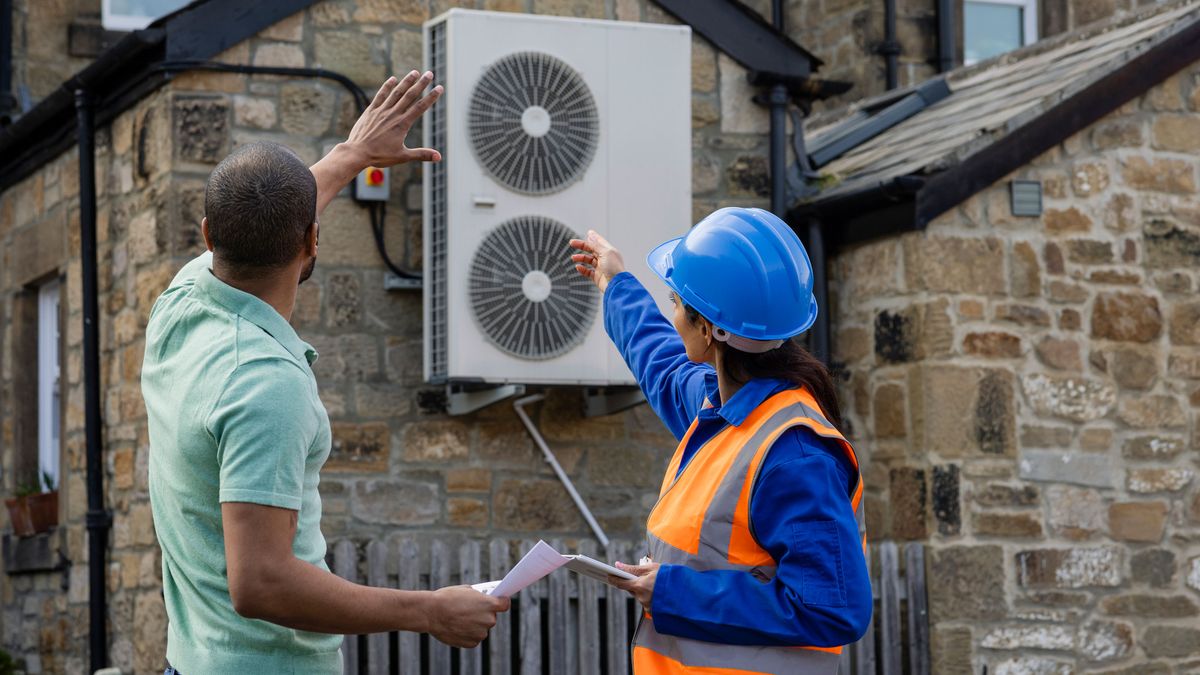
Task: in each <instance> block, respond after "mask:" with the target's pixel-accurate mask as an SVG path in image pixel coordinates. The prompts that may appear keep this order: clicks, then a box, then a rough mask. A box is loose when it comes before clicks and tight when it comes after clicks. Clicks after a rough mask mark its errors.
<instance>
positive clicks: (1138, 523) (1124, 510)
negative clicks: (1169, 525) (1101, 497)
mask: <svg viewBox="0 0 1200 675" xmlns="http://www.w3.org/2000/svg"><path fill="white" fill-rule="evenodd" d="M1166 522H1167V505H1166V503H1165V502H1116V503H1114V504H1112V505H1110V506H1109V507H1108V529H1109V532H1110V533H1111V535H1112V538H1113V539H1116V540H1118V541H1132V542H1146V543H1155V542H1158V541H1160V540H1162V535H1163V530H1164V528H1165V527H1166Z"/></svg>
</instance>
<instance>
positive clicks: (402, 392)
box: [354, 382, 412, 418]
mask: <svg viewBox="0 0 1200 675" xmlns="http://www.w3.org/2000/svg"><path fill="white" fill-rule="evenodd" d="M411 408H412V391H411V390H410V389H408V388H407V387H402V386H399V385H398V384H394V383H381V384H372V383H366V382H360V383H358V384H356V385H354V410H355V412H357V413H358V415H359V416H361V417H375V418H382V417H400V416H403V415H406V414H407V413H408V412H409V410H410V409H411Z"/></svg>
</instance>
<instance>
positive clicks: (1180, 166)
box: [1121, 155, 1196, 194]
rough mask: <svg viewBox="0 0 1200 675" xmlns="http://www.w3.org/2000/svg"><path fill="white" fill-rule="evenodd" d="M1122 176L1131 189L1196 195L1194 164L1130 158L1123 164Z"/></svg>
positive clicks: (1173, 160) (1181, 161)
mask: <svg viewBox="0 0 1200 675" xmlns="http://www.w3.org/2000/svg"><path fill="white" fill-rule="evenodd" d="M1121 176H1122V178H1123V179H1124V181H1125V184H1126V185H1128V186H1129V187H1132V188H1135V189H1138V190H1145V191H1148V192H1163V193H1168V194H1195V192H1196V171H1195V167H1194V165H1193V163H1192V162H1188V161H1185V160H1181V159H1159V158H1156V159H1153V160H1149V161H1148V160H1147V159H1146V158H1144V157H1138V156H1136V155H1135V156H1130V157H1127V158H1125V159H1124V160H1123V161H1122V162H1121Z"/></svg>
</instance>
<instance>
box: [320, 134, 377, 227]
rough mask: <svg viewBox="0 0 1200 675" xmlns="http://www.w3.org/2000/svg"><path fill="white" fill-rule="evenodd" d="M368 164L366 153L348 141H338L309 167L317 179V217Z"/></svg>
mask: <svg viewBox="0 0 1200 675" xmlns="http://www.w3.org/2000/svg"><path fill="white" fill-rule="evenodd" d="M368 166H370V164H369V163H368V160H367V156H366V153H364V152H362V151H361V150H359V149H357V148H355V147H354V146H352V145H350V144H349V143H338V144H337V145H336V146H334V148H333V150H331V151H330V152H329V154H328V155H325V156H324V157H322V158H321V160H320V161H318V162H317V163H316V164H313V165H312V167H311V168H310V171H312V174H313V177H314V178H316V179H317V217H318V218H319V217H320V215H321V212H322V211H324V210H325V207H326V206H329V202H331V201H333V198H334V197H336V196H337V193H339V192H341V191H342V188H344V187H346V186H347V185H349V184H350V181H352V180H354V177H355V176H357V175H358V173H359V172H360V171H362V170H363V169H365V168H367V167H368Z"/></svg>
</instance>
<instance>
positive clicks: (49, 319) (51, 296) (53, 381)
mask: <svg viewBox="0 0 1200 675" xmlns="http://www.w3.org/2000/svg"><path fill="white" fill-rule="evenodd" d="M58 289H59V283H58V281H51V282H49V283H46V284H43V285H42V286H41V287H40V288H38V302H37V430H38V443H37V447H38V472H37V481H38V482H39V483H41V487H42V488H46V487H47V486H46V485H44V482H45V481H47V480H48V481H50V483H51V485H50V486H49V487H54V488H57V487H58V484H59V481H58V478H59V470H58V468H59V467H58V461H59V424H60V422H59V419H60V418H59V415H60V411H61V404H60V400H59V384H58V378H59V372H60V368H59V354H60V353H61V352H60V350H59V347H58V345H59V341H58Z"/></svg>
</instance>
